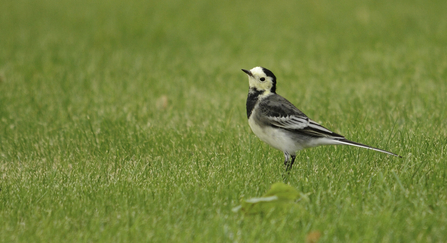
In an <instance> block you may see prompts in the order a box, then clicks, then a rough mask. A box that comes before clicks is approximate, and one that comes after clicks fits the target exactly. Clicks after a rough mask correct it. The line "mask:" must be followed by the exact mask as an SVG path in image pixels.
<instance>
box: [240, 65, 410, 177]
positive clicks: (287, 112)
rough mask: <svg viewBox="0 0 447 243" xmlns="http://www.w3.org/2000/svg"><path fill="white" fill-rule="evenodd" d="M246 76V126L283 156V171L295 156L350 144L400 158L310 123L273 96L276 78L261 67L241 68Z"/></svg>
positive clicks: (287, 104) (282, 99) (288, 105)
mask: <svg viewBox="0 0 447 243" xmlns="http://www.w3.org/2000/svg"><path fill="white" fill-rule="evenodd" d="M242 71H243V72H245V73H246V74H247V75H248V83H249V91H248V97H247V103H246V108H247V118H248V124H249V126H250V128H251V130H252V131H253V133H254V134H255V135H256V136H257V137H258V138H259V139H260V140H261V141H263V142H265V143H267V144H268V145H270V146H272V147H273V148H275V149H278V150H280V151H282V152H283V153H284V157H285V160H284V165H285V167H286V171H290V170H291V169H292V166H293V163H294V162H295V159H296V153H297V152H298V151H300V150H302V149H306V148H312V147H317V146H321V145H351V146H355V147H360V148H365V149H370V150H374V151H378V152H382V153H385V154H389V155H393V156H396V157H400V158H402V157H401V156H400V155H398V154H395V153H392V152H389V151H386V150H382V149H378V148H374V147H371V146H368V145H365V144H361V143H357V142H353V141H350V140H348V139H346V138H345V137H344V136H342V135H340V134H337V133H335V132H332V131H330V130H329V129H327V128H325V127H323V126H322V125H320V124H318V123H317V122H315V121H313V120H311V119H310V118H309V117H307V116H306V115H305V114H304V113H303V112H302V111H300V110H299V109H298V108H296V107H295V106H294V105H293V104H292V103H291V102H290V101H288V100H287V99H285V98H284V97H282V96H280V95H278V94H277V93H276V76H275V75H274V74H273V73H272V71H270V70H268V69H267V68H264V67H259V66H258V67H254V68H252V69H250V70H246V69H242Z"/></svg>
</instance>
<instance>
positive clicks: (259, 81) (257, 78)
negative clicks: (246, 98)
mask: <svg viewBox="0 0 447 243" xmlns="http://www.w3.org/2000/svg"><path fill="white" fill-rule="evenodd" d="M242 71H244V72H245V73H246V74H247V75H248V83H249V86H250V89H256V90H259V91H264V92H271V93H275V92H276V77H275V75H274V74H273V73H272V72H271V71H270V70H268V69H267V68H263V67H254V68H252V69H250V70H246V69H242Z"/></svg>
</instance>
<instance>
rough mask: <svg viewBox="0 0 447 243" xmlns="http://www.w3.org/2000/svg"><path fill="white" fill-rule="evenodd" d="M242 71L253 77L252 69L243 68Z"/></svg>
mask: <svg viewBox="0 0 447 243" xmlns="http://www.w3.org/2000/svg"><path fill="white" fill-rule="evenodd" d="M242 71H243V72H244V73H246V74H248V76H250V77H253V74H252V73H251V72H250V70H246V69H242Z"/></svg>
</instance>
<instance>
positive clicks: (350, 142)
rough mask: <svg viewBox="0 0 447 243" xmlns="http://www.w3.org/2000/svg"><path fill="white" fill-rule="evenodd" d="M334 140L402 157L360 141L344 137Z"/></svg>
mask: <svg viewBox="0 0 447 243" xmlns="http://www.w3.org/2000/svg"><path fill="white" fill-rule="evenodd" d="M335 141H337V142H338V143H339V144H345V145H351V146H355V147H359V148H365V149H371V150H374V151H377V152H381V153H385V154H389V155H393V156H396V157H399V158H402V156H400V155H398V154H395V153H391V152H389V151H386V150H383V149H378V148H374V147H371V146H368V145H365V144H361V143H356V142H353V141H350V140H348V139H346V138H342V139H335Z"/></svg>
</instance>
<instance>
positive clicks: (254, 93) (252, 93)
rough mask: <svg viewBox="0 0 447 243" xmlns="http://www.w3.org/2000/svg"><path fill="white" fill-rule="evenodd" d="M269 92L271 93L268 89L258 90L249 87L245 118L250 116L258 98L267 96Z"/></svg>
mask: <svg viewBox="0 0 447 243" xmlns="http://www.w3.org/2000/svg"><path fill="white" fill-rule="evenodd" d="M269 94H271V92H270V91H268V90H258V89H256V88H252V87H250V90H249V91H248V97H247V104H246V107H247V118H250V116H251V113H252V112H253V109H254V108H255V105H256V103H257V102H258V101H259V100H260V99H263V98H264V97H266V96H268V95H269Z"/></svg>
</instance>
